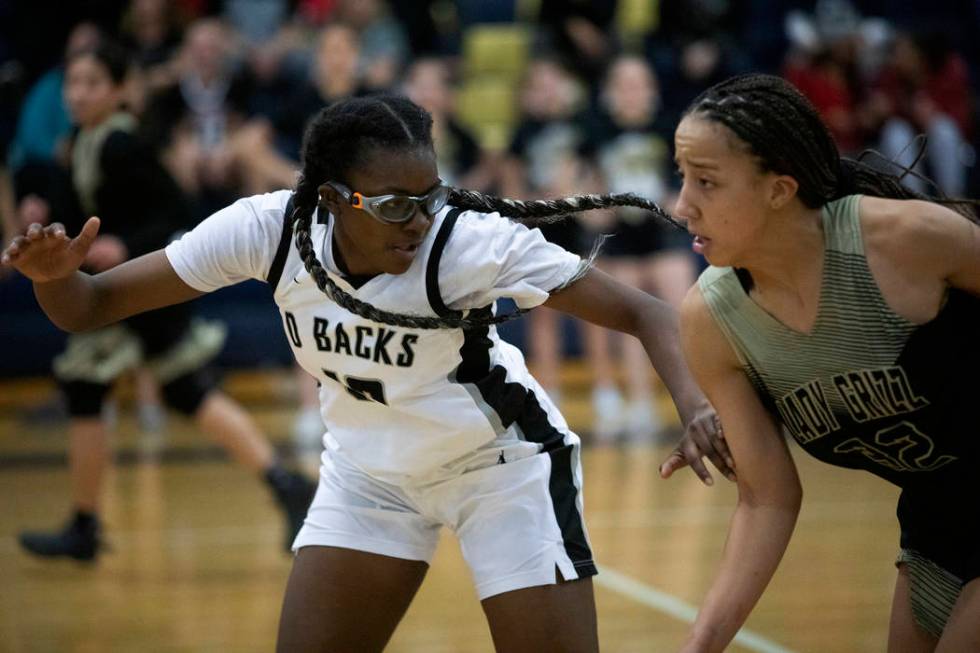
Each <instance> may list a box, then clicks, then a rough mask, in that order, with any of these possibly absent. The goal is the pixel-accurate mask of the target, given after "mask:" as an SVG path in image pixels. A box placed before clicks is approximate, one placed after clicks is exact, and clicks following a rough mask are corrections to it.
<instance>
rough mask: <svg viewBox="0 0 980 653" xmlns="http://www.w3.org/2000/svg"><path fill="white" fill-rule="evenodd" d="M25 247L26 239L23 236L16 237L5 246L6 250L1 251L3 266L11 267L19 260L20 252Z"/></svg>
mask: <svg viewBox="0 0 980 653" xmlns="http://www.w3.org/2000/svg"><path fill="white" fill-rule="evenodd" d="M25 247H27V238H25V237H24V236H17V237H16V238H14V239H13V240H12V241H10V244H9V245H7V249H5V250H4V251H3V257H2V261H3V264H4V265H12V264H13V263H14V261H16V260H17V259H18V258H20V254H21V252H23V251H24V248H25Z"/></svg>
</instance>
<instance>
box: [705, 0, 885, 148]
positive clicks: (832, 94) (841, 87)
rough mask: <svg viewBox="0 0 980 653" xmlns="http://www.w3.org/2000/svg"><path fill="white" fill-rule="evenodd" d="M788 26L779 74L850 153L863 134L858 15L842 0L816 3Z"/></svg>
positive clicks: (863, 140)
mask: <svg viewBox="0 0 980 653" xmlns="http://www.w3.org/2000/svg"><path fill="white" fill-rule="evenodd" d="M790 25H791V26H792V29H791V30H790V32H791V33H792V34H793V35H794V40H793V47H792V48H791V49H790V50H789V52H788V53H787V54H786V57H785V62H784V67H783V76H784V77H785V78H786V79H787V80H789V81H790V82H791V83H792V84H793V85H794V86H796V87H797V88H798V89H799V90H800V91H801V92H802V93H803V95H805V96H806V97H807V99H808V100H810V102H811V103H812V104H813V106H814V107H816V109H817V111H818V112H819V113H820V117H821V118H822V119H823V121H824V122H825V123H826V124H827V128H828V129H830V133H831V135H832V136H833V137H834V141H835V142H836V143H837V147H838V148H839V149H840V150H841V152H842V153H844V154H845V155H847V156H854V155H856V154H857V153H858V152H860V150H861V149H862V148H863V147H864V143H865V136H866V135H865V132H864V130H863V129H862V124H861V122H862V121H861V119H860V112H859V105H860V102H861V101H862V98H861V95H860V93H861V88H862V86H863V81H864V80H862V79H861V75H860V71H859V66H858V60H859V55H860V53H861V51H862V40H861V33H860V28H861V17H860V15H858V13H857V11H856V10H855V9H854V7H853V6H852V5H851V4H850V3H848V2H837V1H834V2H821V3H818V5H817V7H816V11H815V14H814V16H813V17H812V19H811V18H810V17H808V16H806V15H804V14H802V13H796V14H794V15H793V17H792V18H791V22H790ZM691 99H692V100H693V98H691Z"/></svg>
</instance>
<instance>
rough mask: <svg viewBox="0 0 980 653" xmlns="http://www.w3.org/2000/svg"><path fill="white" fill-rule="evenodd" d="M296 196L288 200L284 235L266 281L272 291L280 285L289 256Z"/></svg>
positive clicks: (283, 223)
mask: <svg viewBox="0 0 980 653" xmlns="http://www.w3.org/2000/svg"><path fill="white" fill-rule="evenodd" d="M294 197H296V194H295V193H293V194H292V195H290V196H289V201H288V202H286V208H285V210H284V211H283V214H282V235H280V236H279V247H277V248H276V255H275V257H274V258H273V259H272V265H271V266H270V267H269V275H268V276H267V277H266V278H265V280H266V283H268V284H269V287H270V288H272V292H275V291H276V288H277V287H278V286H279V279H280V278H281V277H282V270H283V268H284V267H285V266H286V258H287V257H288V256H289V241H290V240H291V237H292V235H293V220H292V217H293V198H294Z"/></svg>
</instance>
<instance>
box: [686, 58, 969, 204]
mask: <svg viewBox="0 0 980 653" xmlns="http://www.w3.org/2000/svg"><path fill="white" fill-rule="evenodd" d="M684 115H685V116H688V115H694V116H697V117H699V118H706V119H708V120H712V121H714V122H717V123H720V124H722V125H724V126H725V127H727V128H728V129H729V130H731V131H732V132H733V133H734V134H735V135H736V136H737V137H738V139H739V141H741V143H739V145H741V146H742V147H745V148H746V149H747V150H748V151H749V152H750V153H751V154H752V155H754V156H755V157H756V159H757V160H758V162H759V165H760V167H761V168H762V169H763V170H764V171H769V172H775V173H777V174H786V175H790V176H791V177H793V178H794V179H796V181H797V182H798V183H799V190H798V194H799V197H800V201H802V202H803V204H805V205H806V206H807V207H809V208H811V209H815V208H820V207H822V206H823V205H824V204H826V203H827V202H830V201H833V200H835V199H839V198H841V197H844V196H846V195H853V194H858V193H860V194H864V195H871V196H874V197H886V198H892V199H921V200H927V201H930V202H936V203H938V204H944V205H947V206H949V207H950V208H952V209H953V210H955V211H957V212H958V213H960V214H961V215H963V216H965V217H967V218H969V219H970V220H973V221H974V222H976V221H977V207H978V206H980V202H977V201H975V200H969V199H949V198H945V197H930V196H926V195H922V194H920V193H917V192H915V191H912V190H911V189H909V188H907V187H906V186H903V185H902V183H901V180H902V178H903V177H904V176H905V175H906V174H909V173H911V172H912V171H911V170H910V169H908V168H905V167H903V166H900V165H899V164H897V163H894V162H888V161H887V160H885V161H886V162H887V163H890V164H891V165H894V166H896V167H897V168H901V170H902V174H901V175H893V174H888V173H886V172H882V171H880V170H876V169H875V168H872V167H871V166H870V165H868V164H866V163H864V161H863V159H864V158H866V157H867V156H868V155H869V154H876V153H874V152H873V151H868V152H865V153H864V154H862V156H861V157H859V158H858V159H857V160H854V159H849V158H842V157H841V156H840V153H839V152H838V150H837V146H836V145H835V144H834V139H833V137H832V136H831V134H830V131H829V130H828V129H827V127H826V125H824V123H823V121H822V120H821V119H820V115H819V114H818V113H817V110H816V109H815V108H814V107H813V105H812V104H811V103H810V101H809V100H807V99H806V97H804V96H803V94H802V93H800V92H799V91H798V90H797V89H796V88H795V87H794V86H793V85H792V84H790V83H789V82H787V81H786V80H784V79H782V78H780V77H774V76H772V75H759V74H753V75H741V76H738V77H732V78H731V79H728V80H725V81H723V82H721V83H719V84H716V85H714V86H712V87H711V88H709V89H708V90H707V91H705V92H704V93H702V94H701V95H699V96H698V97H697V98H695V99H694V101H693V102H692V103H691V105H690V106H689V107H688V108H687V110H686V111H685V112H684ZM879 156H880V155H879ZM881 158H882V159H884V157H881Z"/></svg>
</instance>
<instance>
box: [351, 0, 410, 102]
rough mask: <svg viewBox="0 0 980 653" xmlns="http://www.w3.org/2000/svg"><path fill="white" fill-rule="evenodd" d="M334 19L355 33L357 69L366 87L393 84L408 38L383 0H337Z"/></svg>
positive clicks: (399, 68) (402, 63)
mask: <svg viewBox="0 0 980 653" xmlns="http://www.w3.org/2000/svg"><path fill="white" fill-rule="evenodd" d="M337 18H338V20H339V21H340V22H342V23H344V24H346V25H349V26H350V27H351V28H352V29H354V31H356V32H357V36H358V42H359V43H360V50H359V59H358V68H359V70H360V76H361V80H362V82H363V84H364V86H365V87H367V88H368V89H371V90H377V91H383V90H387V89H390V88H391V87H392V86H394V84H395V82H396V80H397V79H398V76H399V74H400V73H401V70H402V68H403V67H404V65H405V62H406V60H407V59H408V55H409V48H408V37H407V36H406V34H405V28H404V27H402V25H401V23H399V22H398V21H397V20H395V19H394V18H392V16H391V12H390V9H389V7H388V3H387V2H385V1H384V0H339V2H338V6H337Z"/></svg>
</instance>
